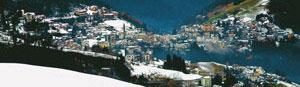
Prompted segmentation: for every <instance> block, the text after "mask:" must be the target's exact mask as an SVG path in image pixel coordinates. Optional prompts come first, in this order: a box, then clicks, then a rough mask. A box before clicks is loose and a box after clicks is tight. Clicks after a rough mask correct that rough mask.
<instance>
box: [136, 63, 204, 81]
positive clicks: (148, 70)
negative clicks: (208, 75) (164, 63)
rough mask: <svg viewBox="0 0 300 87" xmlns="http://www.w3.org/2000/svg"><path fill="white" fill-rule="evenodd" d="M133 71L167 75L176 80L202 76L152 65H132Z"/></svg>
mask: <svg viewBox="0 0 300 87" xmlns="http://www.w3.org/2000/svg"><path fill="white" fill-rule="evenodd" d="M132 68H133V71H132V75H136V76H138V75H150V76H151V75H157V76H161V77H166V78H170V79H175V80H195V79H200V78H201V77H202V76H200V75H196V74H184V73H182V72H179V71H174V70H166V69H160V68H156V67H151V66H144V65H140V66H136V65H133V66H132Z"/></svg>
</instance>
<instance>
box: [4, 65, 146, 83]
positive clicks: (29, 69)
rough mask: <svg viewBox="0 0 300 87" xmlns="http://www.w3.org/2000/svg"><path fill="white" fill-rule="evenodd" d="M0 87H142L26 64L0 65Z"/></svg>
mask: <svg viewBox="0 0 300 87" xmlns="http://www.w3.org/2000/svg"><path fill="white" fill-rule="evenodd" d="M0 77H1V78H0V82H1V84H0V87H141V86H139V85H135V84H131V83H127V82H123V81H119V80H115V79H112V78H108V77H103V76H96V75H89V74H84V73H79V72H75V71H69V70H64V69H56V68H48V67H40V66H32V65H26V64H11V63H2V64H0Z"/></svg>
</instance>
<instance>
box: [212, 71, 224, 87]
mask: <svg viewBox="0 0 300 87" xmlns="http://www.w3.org/2000/svg"><path fill="white" fill-rule="evenodd" d="M212 84H213V85H220V86H221V85H222V77H221V76H220V75H219V74H217V75H216V76H215V78H213V79H212Z"/></svg>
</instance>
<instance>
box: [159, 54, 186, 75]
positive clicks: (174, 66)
mask: <svg viewBox="0 0 300 87" xmlns="http://www.w3.org/2000/svg"><path fill="white" fill-rule="evenodd" d="M163 68H164V69H170V70H177V71H181V72H183V73H188V72H187V70H186V64H185V60H184V59H183V58H181V57H179V56H176V55H175V54H174V55H173V58H171V55H170V54H168V55H167V57H166V61H165V62H164V65H163Z"/></svg>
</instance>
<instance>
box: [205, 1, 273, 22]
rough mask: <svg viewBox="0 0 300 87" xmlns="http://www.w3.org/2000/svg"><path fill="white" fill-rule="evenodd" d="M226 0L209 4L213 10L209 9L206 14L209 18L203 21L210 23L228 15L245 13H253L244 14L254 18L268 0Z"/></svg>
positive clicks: (242, 14) (243, 14)
mask: <svg viewBox="0 0 300 87" xmlns="http://www.w3.org/2000/svg"><path fill="white" fill-rule="evenodd" d="M237 1H238V0H228V1H222V2H221V1H219V2H217V3H215V4H213V5H210V6H211V7H210V8H213V6H215V7H214V8H213V10H209V12H208V14H207V16H208V17H209V19H208V20H207V21H206V22H205V23H210V22H212V21H215V20H217V19H222V18H226V17H227V16H228V15H236V16H245V14H246V13H247V14H253V15H246V16H248V17H251V18H254V17H255V16H256V15H257V14H260V13H262V11H261V9H264V8H265V5H264V4H265V2H267V1H268V0H242V1H238V2H237Z"/></svg>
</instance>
